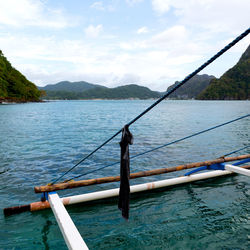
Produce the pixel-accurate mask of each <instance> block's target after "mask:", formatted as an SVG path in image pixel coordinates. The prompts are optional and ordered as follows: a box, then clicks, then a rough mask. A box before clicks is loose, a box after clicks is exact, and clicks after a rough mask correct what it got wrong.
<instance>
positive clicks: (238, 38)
mask: <svg viewBox="0 0 250 250" xmlns="http://www.w3.org/2000/svg"><path fill="white" fill-rule="evenodd" d="M249 32H250V28H248V29H247V30H246V31H245V32H243V33H242V34H241V35H239V36H238V37H237V38H235V39H234V40H233V41H232V42H231V43H229V44H228V45H227V46H225V47H224V48H223V49H222V50H220V51H219V52H218V53H217V54H216V55H214V56H213V57H211V58H210V59H209V60H208V61H207V62H205V63H204V64H202V65H201V66H200V67H199V68H198V69H196V70H195V71H194V72H193V73H191V74H190V75H188V76H187V77H186V78H185V79H184V80H182V81H181V82H180V83H178V84H177V85H176V86H175V87H173V88H172V89H170V90H169V91H167V93H166V94H165V95H163V96H162V97H161V98H159V99H158V100H157V101H156V102H154V103H153V104H152V105H151V106H149V107H148V108H147V109H145V110H144V111H143V112H142V113H141V114H139V115H138V116H137V117H135V118H134V119H133V120H131V121H130V122H129V123H128V124H127V125H128V126H130V125H132V124H133V123H135V122H136V121H137V120H138V119H139V118H141V117H142V116H143V115H145V114H146V113H148V112H149V111H150V110H151V109H152V108H154V107H155V106H156V105H158V104H159V103H160V102H162V101H163V100H164V99H165V98H167V97H168V96H169V95H170V94H172V93H173V92H174V91H175V90H177V89H178V88H180V87H181V86H182V85H183V84H185V83H186V82H187V81H188V80H190V79H191V78H192V77H194V76H195V75H196V74H198V73H199V72H200V71H201V70H203V69H204V68H205V67H207V66H208V65H209V64H210V63H212V62H213V61H214V60H216V59H217V58H218V57H220V56H221V55H222V54H224V53H225V52H226V51H227V50H229V49H230V48H231V47H233V46H234V45H235V44H236V43H238V42H239V41H240V40H241V39H243V38H244V37H245V36H247V35H248V34H249ZM121 132H122V129H120V130H119V131H118V132H116V133H115V134H114V135H113V136H111V137H110V138H109V139H108V140H106V141H105V142H104V143H102V144H101V145H100V146H99V147H97V148H96V149H95V150H93V151H92V152H91V153H89V154H88V155H87V156H85V157H84V158H83V159H82V160H80V161H79V162H78V163H77V164H75V165H74V166H73V167H72V168H70V169H69V170H67V171H66V172H65V173H64V174H62V175H61V176H60V177H59V178H57V179H56V180H55V181H53V182H52V184H55V183H56V182H57V181H59V180H60V179H61V178H62V177H64V176H65V175H66V174H68V173H69V172H70V171H72V170H73V169H74V168H75V167H77V166H78V165H79V164H81V163H82V162H84V161H85V160H86V159H88V158H89V157H90V156H91V155H93V154H94V153H95V152H96V151H98V150H99V149H100V148H102V147H103V146H104V145H106V144H107V143H108V142H110V141H111V140H112V139H114V138H115V137H116V136H117V135H119V134H120V133H121Z"/></svg>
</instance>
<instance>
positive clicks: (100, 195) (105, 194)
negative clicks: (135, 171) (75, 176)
mask: <svg viewBox="0 0 250 250" xmlns="http://www.w3.org/2000/svg"><path fill="white" fill-rule="evenodd" d="M229 174H232V172H231V171H227V170H215V171H209V172H205V173H200V174H193V175H190V176H181V177H176V178H171V179H167V180H162V181H155V182H149V183H144V184H139V185H134V186H130V193H137V192H142V191H146V190H151V189H157V188H162V187H169V186H174V185H178V184H183V183H188V182H194V181H198V180H205V179H209V178H214V177H219V176H224V175H229ZM118 195H119V188H115V189H109V190H105V191H99V192H94V193H88V194H80V195H75V196H70V197H65V198H61V200H62V202H63V204H64V205H68V204H76V203H81V202H87V201H93V200H99V199H104V198H111V197H115V196H118Z"/></svg>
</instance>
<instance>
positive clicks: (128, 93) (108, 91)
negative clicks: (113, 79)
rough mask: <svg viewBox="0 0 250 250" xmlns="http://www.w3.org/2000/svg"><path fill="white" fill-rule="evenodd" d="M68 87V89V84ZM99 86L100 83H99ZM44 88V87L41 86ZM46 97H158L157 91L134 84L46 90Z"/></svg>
mask: <svg viewBox="0 0 250 250" xmlns="http://www.w3.org/2000/svg"><path fill="white" fill-rule="evenodd" d="M68 84H69V89H70V84H71V83H68ZM99 86H100V85H99ZM43 89H45V90H46V87H45V88H43ZM46 93H47V96H46V97H45V98H46V99H59V100H60V99H68V100H79V99H129V98H133V99H149V98H158V97H159V96H160V93H159V92H156V91H151V90H150V89H148V88H146V87H142V86H138V85H135V84H131V85H126V86H120V87H116V88H107V87H104V86H100V87H94V88H90V89H87V90H85V91H82V92H77V91H75V92H74V91H70V92H69V91H48V90H46Z"/></svg>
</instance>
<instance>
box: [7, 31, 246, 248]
mask: <svg viewBox="0 0 250 250" xmlns="http://www.w3.org/2000/svg"><path fill="white" fill-rule="evenodd" d="M249 32H250V29H248V30H246V31H245V32H244V33H242V34H241V35H240V36H239V37H237V38H236V39H235V40H233V41H232V42H231V43H230V44H228V45H227V46H226V47H224V48H223V49H222V50H221V51H220V52H218V53H217V54H216V55H215V56H213V57H212V58H211V59H209V60H208V61H207V62H205V63H204V64H203V65H202V66H200V67H199V68H198V69H197V70H195V71H194V72H193V73H192V74H190V75H189V76H187V77H186V78H185V79H184V80H183V81H181V82H180V83H179V84H177V85H176V86H175V87H174V88H172V89H171V90H169V91H168V92H167V93H166V94H165V95H164V96H163V97H161V98H160V99H158V100H157V101H156V102H155V103H153V104H152V105H151V106H150V107H148V108H147V109H146V110H145V111H143V112H142V113H141V114H140V115H138V116H137V117H136V118H134V119H133V120H132V121H130V122H129V123H128V124H127V125H125V127H124V129H128V127H129V126H130V125H132V124H133V123H134V122H135V121H137V120H138V119H139V118H140V117H142V116H143V115H145V114H146V113H147V112H148V111H150V110H151V109H152V108H153V107H155V106H156V105H157V104H159V103H160V102H161V101H162V100H164V99H165V98H167V97H168V96H169V95H170V94H171V93H173V92H174V91H175V90H176V89H178V88H179V87H181V86H182V85H183V84H184V83H186V82H187V81H188V80H189V79H191V78H192V77H193V76H195V75H196V74H197V73H199V72H200V71H201V70H202V69H204V68H205V67H206V66H208V65H209V64H210V63H211V62H213V61H214V60H216V59H217V58H218V57H219V56H220V55H222V54H223V53H225V52H226V51H227V50H229V49H230V48H231V47H232V46H234V45H235V44H236V43H237V42H239V41H240V40H241V39H243V38H244V37H245V36H247V35H248V34H249ZM248 117H250V114H247V115H244V116H241V117H239V118H236V119H234V120H231V121H229V122H225V123H223V124H220V125H217V126H214V127H212V128H208V129H206V130H203V131H200V132H197V133H195V134H192V135H189V136H186V137H184V138H181V139H178V140H176V141H174V142H170V143H167V144H164V145H162V146H159V147H157V148H154V149H151V150H149V151H146V152H144V153H141V154H139V155H136V156H133V157H131V158H135V157H137V156H140V155H143V154H145V153H149V152H152V151H154V150H157V149H159V148H162V147H166V146H169V145H171V144H174V143H177V142H180V141H183V140H185V139H189V138H191V137H193V136H196V135H199V134H201V133H205V132H208V131H210V130H212V129H216V128H219V127H222V126H224V125H227V124H230V123H232V122H235V121H238V120H241V119H244V118H248ZM124 129H121V130H119V131H118V132H117V133H116V134H114V135H113V136H111V137H110V138H109V139H108V140H106V141H105V142H104V143H103V144H101V145H100V146H99V147H97V148H96V149H95V150H94V151H92V152H91V153H90V154H88V155H87V156H86V157H85V158H83V159H82V160H81V161H80V162H78V163H77V164H75V165H74V166H73V167H72V168H70V169H69V170H68V171H66V172H65V173H64V174H62V175H61V176H60V177H59V178H58V179H56V180H55V181H53V182H52V183H50V184H47V185H45V186H38V187H35V188H34V190H35V192H36V193H42V199H41V201H39V202H34V203H30V204H28V205H21V206H17V207H9V208H5V209H4V214H5V215H6V216H7V215H11V214H16V213H20V212H25V211H30V212H33V211H38V210H42V209H46V208H51V209H52V211H53V213H54V215H55V217H56V220H57V223H58V225H59V227H60V229H61V232H62V234H63V237H64V239H65V242H66V244H67V246H68V248H69V249H88V247H87V245H86V244H85V242H84V240H83V239H82V237H81V235H80V233H79V232H78V230H77V228H76V227H75V225H74V223H73V221H72V220H71V218H70V216H69V214H68V212H67V210H66V209H65V207H64V206H66V205H70V204H77V203H82V202H88V201H94V200H99V199H105V198H111V197H115V196H118V195H120V196H121V188H124V187H122V185H121V187H120V188H115V189H109V190H104V191H98V192H92V193H85V194H81V195H75V196H70V197H63V198H60V197H59V195H58V194H57V193H56V192H55V191H58V190H63V189H72V188H77V187H83V186H89V185H94V184H102V183H109V182H117V181H120V182H121V183H122V182H123V181H124V179H125V181H127V180H129V179H135V178H139V177H147V176H153V175H159V174H166V173H169V172H176V171H183V170H188V169H192V170H191V171H189V172H187V171H185V173H184V175H182V176H179V177H175V178H168V179H165V180H160V181H154V182H148V183H143V184H137V185H132V186H128V187H125V188H127V190H125V191H130V193H137V192H144V191H148V190H153V189H159V188H165V187H171V186H175V185H180V184H185V183H191V182H195V181H200V180H207V179H212V178H216V177H222V176H227V175H231V174H241V175H246V176H250V165H247V163H248V162H250V154H245V155H239V156H235V157H227V156H229V155H231V154H234V153H237V152H239V151H241V150H243V149H246V148H248V147H250V145H247V146H245V147H244V148H241V149H239V150H236V151H234V152H231V153H229V154H227V155H224V156H222V157H219V158H217V159H214V160H209V161H203V162H196V163H189V164H185V165H179V166H175V167H168V168H161V169H154V170H150V171H142V172H137V173H131V174H130V169H129V162H130V161H129V160H130V159H129V153H128V144H131V143H130V142H128V141H126V143H127V144H126V147H124V148H123V149H122V150H121V155H122V156H121V170H122V169H125V168H126V169H125V171H124V172H126V174H127V175H126V176H123V174H121V176H109V177H103V178H97V179H89V180H80V181H75V180H73V179H76V178H78V177H82V176H84V175H86V174H88V173H92V172H94V171H97V170H99V169H103V168H105V167H109V166H112V165H115V164H117V162H116V163H114V164H111V165H108V166H104V167H102V168H99V169H96V170H94V171H91V172H88V173H85V174H80V175H78V176H76V177H75V178H72V179H70V180H66V181H64V182H60V183H58V181H59V180H60V179H61V178H62V177H64V176H65V175H66V174H68V173H69V172H70V171H71V170H73V169H74V168H75V167H77V166H78V165H79V164H81V163H82V162H83V161H85V160H86V159H87V158H88V157H90V156H91V155H93V154H94V153H95V152H96V151H97V150H99V149H100V148H101V147H103V146H104V145H106V144H107V143H108V142H109V141H111V140H112V139H113V138H114V137H116V136H117V135H118V134H120V133H121V132H123V136H124ZM127 132H128V130H127ZM125 139H126V138H125ZM130 139H131V138H130ZM121 147H122V146H121ZM123 153H124V154H123ZM229 163H231V164H229ZM240 165H242V166H241V167H240ZM200 171H206V172H204V173H200ZM121 172H122V171H121ZM197 172H198V173H197ZM126 184H129V183H126ZM120 198H123V197H120ZM126 202H127V201H126ZM125 205H126V206H127V208H128V204H125ZM122 209H123V208H122Z"/></svg>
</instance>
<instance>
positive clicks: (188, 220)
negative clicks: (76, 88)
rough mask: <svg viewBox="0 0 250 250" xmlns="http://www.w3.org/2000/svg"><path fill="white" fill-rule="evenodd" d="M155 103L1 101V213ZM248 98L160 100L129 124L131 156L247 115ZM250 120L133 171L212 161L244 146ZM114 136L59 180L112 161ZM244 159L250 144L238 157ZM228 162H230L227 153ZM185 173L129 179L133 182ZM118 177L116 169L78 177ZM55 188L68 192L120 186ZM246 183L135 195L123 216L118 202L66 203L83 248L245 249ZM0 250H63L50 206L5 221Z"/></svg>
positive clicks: (167, 151)
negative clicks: (83, 245) (132, 138)
mask: <svg viewBox="0 0 250 250" xmlns="http://www.w3.org/2000/svg"><path fill="white" fill-rule="evenodd" d="M152 103H153V101H152V100H147V101H140V100H122V101H121V100H119V101H115V100H114V101H107V100H106V101H105V100H95V101H55V102H46V103H27V104H16V105H0V208H1V210H2V209H3V208H5V207H10V206H17V205H24V204H29V203H31V202H35V201H39V200H40V196H39V195H37V194H35V193H34V191H33V187H34V186H37V185H44V184H47V183H50V182H51V181H53V180H54V179H56V178H58V177H60V176H61V175H62V174H63V173H64V172H65V171H67V170H68V169H69V168H71V167H72V166H73V165H74V164H75V163H77V162H78V161H79V160H81V159H82V158H83V157H84V156H86V155H87V154H88V153H90V152H91V151H92V150H93V149H95V148H96V147H97V146H99V145H100V144H102V142H103V141H104V140H106V139H108V138H109V137H110V136H111V135H113V134H114V133H115V132H117V131H118V130H120V129H121V128H122V127H123V126H124V125H125V124H126V123H128V122H129V121H131V120H132V119H133V118H134V117H135V116H137V115H138V114H139V113H140V112H141V111H143V110H144V109H145V108H147V107H148V106H149V105H150V104H152ZM249 111H250V102H249V101H170V100H167V101H164V102H162V103H161V104H159V105H158V106H157V107H156V108H154V109H153V110H151V111H150V112H149V113H148V114H146V115H145V116H144V117H142V118H141V119H140V120H138V121H137V122H136V123H135V124H133V125H132V126H131V127H130V130H131V132H132V133H133V135H134V144H133V145H132V146H131V147H130V154H131V156H133V155H135V154H138V153H141V152H144V151H146V150H149V149H151V148H154V147H157V146H160V145H162V144H165V143H167V142H171V141H173V140H177V139H179V138H182V137H184V136H187V135H190V134H192V133H195V132H199V131H201V130H204V129H207V128H209V127H212V126H215V125H218V124H220V123H224V122H227V121H229V120H232V119H235V118H238V117H240V116H243V115H246V114H248V113H249ZM249 136H250V118H246V119H242V120H239V121H236V122H234V123H232V124H229V125H226V126H224V127H221V128H218V129H216V130H213V131H210V132H208V133H205V134H202V135H199V136H196V137H193V138H190V139H188V140H185V141H183V142H180V143H176V144H173V145H171V146H169V147H165V148H162V149H160V150H157V151H155V152H152V153H150V154H146V155H143V156H141V157H138V158H136V159H133V160H131V172H137V171H142V170H150V169H157V168H162V167H171V166H177V165H179V164H184V163H190V162H198V161H203V160H211V159H215V158H217V157H220V156H222V155H224V154H227V153H229V152H231V151H233V150H236V149H238V148H241V147H244V146H246V145H248V144H249V138H250V137H249ZM119 141H120V135H119V136H118V137H116V138H115V139H114V140H113V141H112V142H110V143H109V144H108V145H106V146H105V147H104V148H102V149H101V150H99V151H98V152H97V153H96V154H94V155H93V156H92V157H91V158H89V159H88V160H87V161H86V162H85V163H84V164H81V165H80V166H78V167H76V168H75V169H74V170H73V171H72V172H71V173H70V174H68V175H67V176H66V178H72V177H74V176H76V175H79V174H83V173H86V172H88V171H91V170H94V169H97V168H100V167H102V166H106V165H108V164H110V163H113V162H116V161H119V151H120V149H119ZM245 153H250V148H248V149H245V150H243V151H241V152H239V153H238V154H245ZM232 156H235V154H233V155H232ZM183 173H184V172H176V173H170V174H164V175H161V176H153V177H147V178H141V179H136V180H131V185H133V184H137V183H143V182H149V181H153V180H161V179H164V178H171V177H173V176H181V175H183ZM112 175H119V165H115V166H112V167H107V168H105V169H103V170H100V171H97V172H94V173H91V174H88V175H86V176H84V177H83V178H84V179H89V178H95V177H103V176H112ZM118 186H119V183H109V184H102V185H99V186H89V187H83V188H79V189H71V190H65V191H59V192H58V194H59V195H60V196H61V197H63V196H69V195H73V194H80V193H88V192H93V191H97V190H105V189H109V188H114V187H118ZM249 188H250V179H249V178H248V177H246V176H242V175H240V176H239V175H234V176H228V177H223V178H219V179H215V180H209V181H202V182H196V183H193V184H187V185H182V186H178V187H173V188H167V189H163V190H158V191H153V192H150V193H141V194H136V195H132V197H131V204H130V219H129V220H128V221H125V220H124V219H123V218H122V217H121V213H120V211H119V210H118V209H117V198H114V199H108V200H102V201H99V202H93V203H88V204H80V205H77V206H76V205H75V206H69V207H67V210H68V212H69V214H70V216H71V217H72V219H73V221H74V222H75V224H76V226H77V228H78V230H79V232H80V233H81V235H82V237H83V239H84V240H85V242H86V244H87V245H88V247H89V248H90V249H249V248H250V220H249V219H250V213H249V212H250V189H249ZM0 249H67V247H66V244H65V243H64V240H63V237H62V234H61V232H60V230H59V228H58V225H57V223H56V220H55V218H54V215H53V213H52V212H51V211H50V210H44V211H40V212H33V213H31V212H25V213H22V214H18V215H13V216H9V217H4V215H3V212H2V211H1V212H0Z"/></svg>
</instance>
